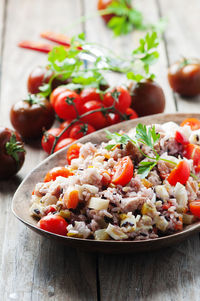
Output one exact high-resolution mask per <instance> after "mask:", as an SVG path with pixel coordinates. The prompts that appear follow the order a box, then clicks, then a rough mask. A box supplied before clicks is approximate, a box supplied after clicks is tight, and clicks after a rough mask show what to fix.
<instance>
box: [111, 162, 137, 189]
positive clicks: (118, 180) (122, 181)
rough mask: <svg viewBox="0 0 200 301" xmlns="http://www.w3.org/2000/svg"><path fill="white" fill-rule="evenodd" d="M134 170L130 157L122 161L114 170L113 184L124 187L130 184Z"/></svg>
mask: <svg viewBox="0 0 200 301" xmlns="http://www.w3.org/2000/svg"><path fill="white" fill-rule="evenodd" d="M133 168H134V166H133V163H132V161H131V159H130V158H129V157H128V156H126V157H124V158H122V159H120V160H119V162H118V163H117V164H116V166H115V167H114V169H113V170H114V175H113V177H112V183H113V184H116V185H122V186H125V185H126V184H128V183H129V182H130V180H131V179H132V177H133Z"/></svg>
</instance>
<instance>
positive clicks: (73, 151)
mask: <svg viewBox="0 0 200 301" xmlns="http://www.w3.org/2000/svg"><path fill="white" fill-rule="evenodd" d="M80 148H81V144H72V145H71V146H70V147H69V148H68V150H67V161H68V164H69V165H70V164H71V161H72V160H73V159H77V158H78V157H79V153H80Z"/></svg>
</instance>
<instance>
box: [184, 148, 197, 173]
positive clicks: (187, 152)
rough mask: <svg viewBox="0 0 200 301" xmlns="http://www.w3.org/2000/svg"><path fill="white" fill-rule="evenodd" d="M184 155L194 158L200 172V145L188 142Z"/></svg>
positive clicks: (194, 163)
mask: <svg viewBox="0 0 200 301" xmlns="http://www.w3.org/2000/svg"><path fill="white" fill-rule="evenodd" d="M183 156H184V157H185V158H187V159H192V160H193V165H194V168H195V171H196V172H200V146H199V145H195V144H187V145H185V146H184V149H183Z"/></svg>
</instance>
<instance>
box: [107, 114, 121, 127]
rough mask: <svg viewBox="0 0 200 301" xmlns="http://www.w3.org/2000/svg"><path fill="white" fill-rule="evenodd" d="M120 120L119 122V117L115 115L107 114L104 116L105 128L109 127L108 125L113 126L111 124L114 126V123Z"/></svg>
mask: <svg viewBox="0 0 200 301" xmlns="http://www.w3.org/2000/svg"><path fill="white" fill-rule="evenodd" d="M120 121H121V120H120V117H119V115H118V114H117V113H112V112H111V113H108V114H107V115H106V123H107V126H110V125H113V124H116V123H119V122H120Z"/></svg>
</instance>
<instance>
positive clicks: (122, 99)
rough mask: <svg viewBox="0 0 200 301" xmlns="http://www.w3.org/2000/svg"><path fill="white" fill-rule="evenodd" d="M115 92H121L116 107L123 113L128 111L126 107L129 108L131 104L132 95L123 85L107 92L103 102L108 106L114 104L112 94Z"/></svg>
mask: <svg viewBox="0 0 200 301" xmlns="http://www.w3.org/2000/svg"><path fill="white" fill-rule="evenodd" d="M115 92H118V93H119V96H118V100H117V101H116V103H115V107H116V109H117V110H119V111H120V112H121V113H126V109H127V108H129V107H130V105H131V96H130V94H129V92H128V91H127V90H126V89H124V88H122V87H116V88H114V89H113V90H112V91H110V92H107V93H106V94H105V96H104V99H103V104H104V105H105V106H106V107H110V106H112V105H113V103H114V101H115V99H114V98H113V96H112V94H113V93H115ZM116 94H117V93H116Z"/></svg>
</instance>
